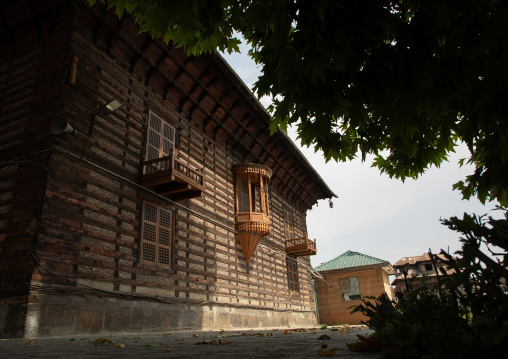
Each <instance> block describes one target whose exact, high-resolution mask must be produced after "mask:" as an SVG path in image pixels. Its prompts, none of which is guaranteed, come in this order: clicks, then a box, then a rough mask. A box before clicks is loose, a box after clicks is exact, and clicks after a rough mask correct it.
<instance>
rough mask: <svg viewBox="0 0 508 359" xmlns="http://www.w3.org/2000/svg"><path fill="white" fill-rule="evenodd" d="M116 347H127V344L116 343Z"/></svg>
mask: <svg viewBox="0 0 508 359" xmlns="http://www.w3.org/2000/svg"><path fill="white" fill-rule="evenodd" d="M115 347H117V348H125V344H115Z"/></svg>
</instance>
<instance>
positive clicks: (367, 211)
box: [223, 47, 501, 267]
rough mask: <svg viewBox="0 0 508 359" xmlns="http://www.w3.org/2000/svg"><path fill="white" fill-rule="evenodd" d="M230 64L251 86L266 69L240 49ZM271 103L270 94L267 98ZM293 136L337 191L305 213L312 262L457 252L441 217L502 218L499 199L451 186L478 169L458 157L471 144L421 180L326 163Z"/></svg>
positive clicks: (363, 166) (454, 239) (454, 236)
mask: <svg viewBox="0 0 508 359" xmlns="http://www.w3.org/2000/svg"><path fill="white" fill-rule="evenodd" d="M223 57H224V58H225V59H226V61H228V63H229V65H230V66H231V67H232V68H233V69H234V70H235V71H236V73H237V74H238V75H239V76H240V78H242V80H243V81H244V82H245V84H246V85H247V86H248V87H249V88H251V89H252V85H253V84H254V82H255V81H256V80H257V77H258V76H259V74H260V71H259V69H258V68H257V67H256V64H255V63H254V62H253V61H252V60H250V58H249V57H248V56H247V49H246V48H245V47H243V48H242V54H233V55H223ZM261 103H263V104H264V105H265V107H266V106H267V105H268V104H269V100H262V101H261ZM288 132H289V133H288V135H289V136H290V137H291V138H292V139H293V141H294V142H295V144H296V145H297V147H298V148H300V150H301V151H302V153H303V154H304V155H305V157H307V159H308V160H309V162H310V163H311V164H312V166H313V167H314V169H315V170H316V171H317V172H318V173H319V175H320V176H321V177H322V178H323V180H324V181H325V182H326V184H327V185H328V186H329V187H330V189H331V190H332V191H333V192H334V193H335V194H336V195H337V196H338V197H339V198H335V199H334V200H333V208H330V207H329V204H328V201H319V203H318V206H314V207H313V208H312V210H311V211H309V212H308V214H307V227H308V232H309V233H308V234H309V237H310V238H315V239H316V240H317V255H315V256H312V257H311V262H312V265H313V266H314V267H315V266H318V265H319V264H321V263H324V262H326V261H329V260H330V259H333V258H335V257H337V256H339V255H341V254H342V253H344V252H346V251H348V250H351V251H355V252H360V253H363V254H367V255H370V256H373V257H377V258H381V259H384V260H387V261H389V262H390V263H392V264H393V263H395V262H397V261H398V260H399V259H400V258H402V257H408V256H416V255H421V254H422V253H425V252H427V251H428V250H429V248H430V249H432V251H433V252H434V253H438V252H439V251H440V250H441V249H445V250H448V248H449V250H450V253H454V252H455V251H456V250H458V249H459V248H460V242H459V236H460V235H459V234H458V233H457V232H454V231H451V230H449V229H448V228H447V227H446V226H444V225H442V224H441V223H440V221H439V219H440V218H449V217H452V216H457V217H462V215H463V213H464V212H467V213H476V214H485V213H488V214H489V215H492V216H493V217H497V218H500V217H501V213H500V212H499V211H495V212H492V211H491V210H492V209H493V208H494V207H495V205H496V203H489V204H486V205H485V206H484V205H482V204H481V203H480V201H478V200H477V199H476V198H474V199H471V200H469V201H464V200H462V196H461V194H460V192H458V191H452V185H453V184H454V183H456V182H458V181H459V180H464V179H465V177H466V176H467V175H468V174H471V173H472V172H473V168H472V167H466V166H464V167H462V168H460V167H459V166H458V164H457V162H458V160H459V159H460V158H465V157H468V154H469V152H468V150H467V148H465V146H461V147H460V148H457V149H456V151H457V152H456V153H455V154H453V156H450V160H449V162H447V163H444V164H443V165H442V166H441V167H440V168H431V169H430V170H428V171H427V173H425V174H424V175H423V176H421V177H420V178H419V179H418V180H416V181H415V180H406V182H405V183H402V182H401V181H399V180H395V179H390V178H388V176H386V175H381V174H380V172H379V170H378V169H377V168H371V167H370V164H371V161H369V159H367V161H366V162H363V163H362V162H361V160H359V159H358V160H354V161H351V162H341V163H336V162H328V163H325V161H324V158H323V155H322V153H320V152H318V153H314V150H313V149H312V148H305V147H304V148H302V147H301V146H300V143H299V141H297V140H296V134H295V131H294V130H289V131H288Z"/></svg>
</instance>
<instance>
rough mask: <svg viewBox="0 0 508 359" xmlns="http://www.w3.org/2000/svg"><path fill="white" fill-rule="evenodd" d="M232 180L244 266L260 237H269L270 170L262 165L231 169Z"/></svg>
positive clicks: (247, 164) (236, 225)
mask: <svg viewBox="0 0 508 359" xmlns="http://www.w3.org/2000/svg"><path fill="white" fill-rule="evenodd" d="M233 174H234V176H235V184H234V187H235V228H236V230H237V233H238V240H239V242H240V244H241V246H242V251H243V254H244V258H245V261H246V262H249V259H250V257H251V256H252V254H253V253H254V251H255V249H256V246H257V245H258V243H259V241H260V240H261V238H262V237H264V236H266V235H268V234H270V217H269V215H270V211H269V207H268V199H269V198H268V185H269V182H270V177H271V176H272V170H271V169H270V168H268V167H266V166H264V165H260V164H255V163H243V164H237V165H234V166H233Z"/></svg>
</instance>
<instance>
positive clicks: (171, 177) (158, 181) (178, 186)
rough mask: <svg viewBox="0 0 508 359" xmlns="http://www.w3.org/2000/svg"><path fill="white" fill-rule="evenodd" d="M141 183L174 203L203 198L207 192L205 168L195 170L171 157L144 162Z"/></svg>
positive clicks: (172, 155)
mask: <svg viewBox="0 0 508 359" xmlns="http://www.w3.org/2000/svg"><path fill="white" fill-rule="evenodd" d="M140 183H141V185H142V186H143V187H146V188H150V189H152V190H154V191H155V192H157V193H158V194H160V195H161V196H164V197H167V198H169V199H171V200H173V201H183V200H186V199H190V198H196V197H201V196H202V194H203V192H204V191H205V171H204V167H202V168H198V169H194V168H192V167H191V166H189V165H187V164H185V163H183V162H182V161H181V160H179V159H178V158H177V156H176V155H175V152H173V153H171V155H169V156H166V157H161V158H156V159H153V160H148V161H144V162H143V167H142V172H141V179H140Z"/></svg>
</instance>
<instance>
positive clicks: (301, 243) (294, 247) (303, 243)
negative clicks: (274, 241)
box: [286, 236, 317, 257]
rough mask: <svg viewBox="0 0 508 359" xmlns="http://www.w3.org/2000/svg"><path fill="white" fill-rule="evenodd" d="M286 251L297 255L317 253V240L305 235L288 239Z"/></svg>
mask: <svg viewBox="0 0 508 359" xmlns="http://www.w3.org/2000/svg"><path fill="white" fill-rule="evenodd" d="M286 253H287V254H292V255H294V256H296V257H301V256H313V255H315V254H316V253H317V250H316V240H312V239H309V238H307V236H305V237H300V238H291V239H288V240H286Z"/></svg>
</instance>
